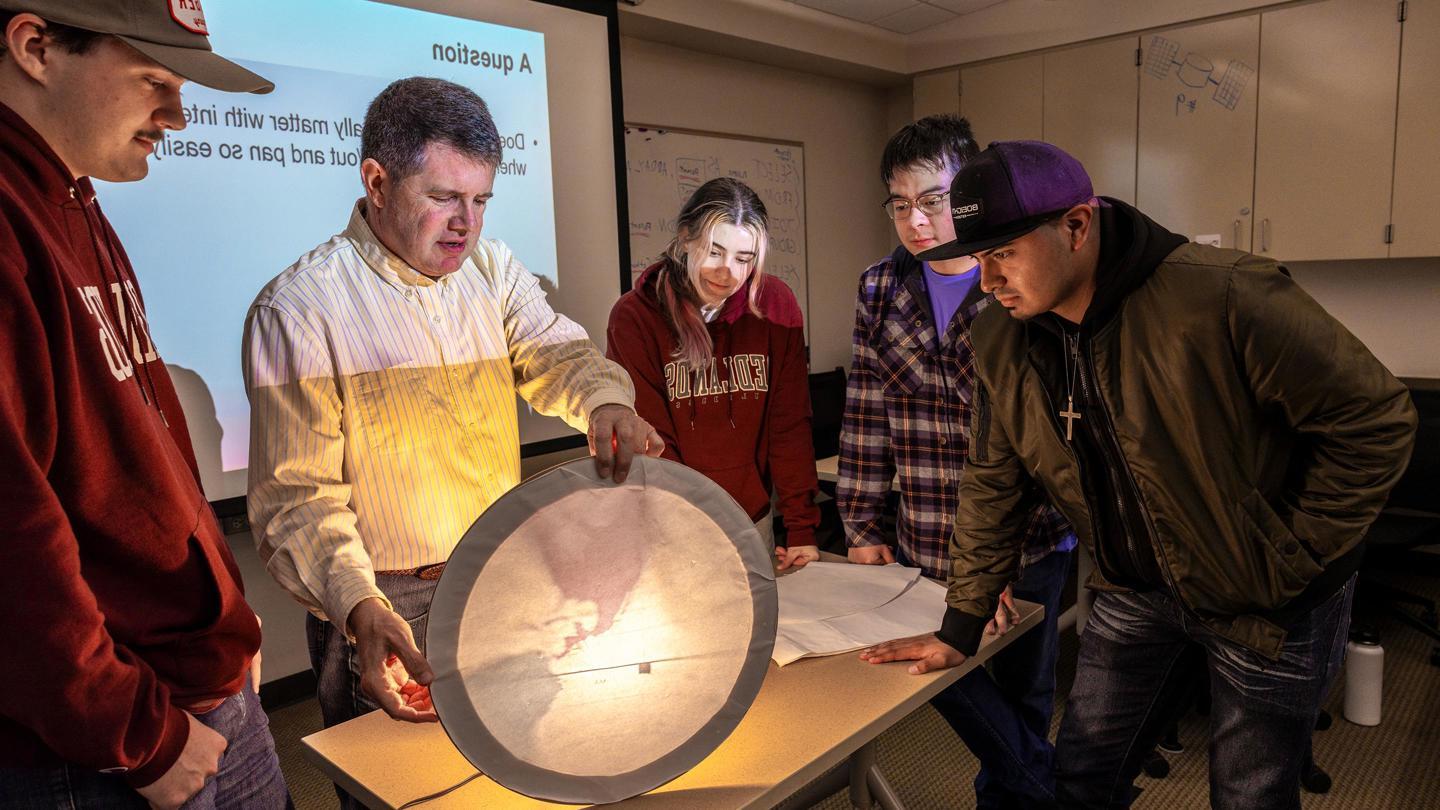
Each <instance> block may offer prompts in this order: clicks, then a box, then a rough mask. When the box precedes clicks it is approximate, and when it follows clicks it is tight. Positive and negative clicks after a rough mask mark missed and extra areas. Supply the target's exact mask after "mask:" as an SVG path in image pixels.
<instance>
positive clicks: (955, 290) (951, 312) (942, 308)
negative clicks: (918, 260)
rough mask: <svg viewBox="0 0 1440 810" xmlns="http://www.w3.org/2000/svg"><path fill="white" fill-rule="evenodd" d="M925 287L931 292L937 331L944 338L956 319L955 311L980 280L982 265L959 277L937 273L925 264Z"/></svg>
mask: <svg viewBox="0 0 1440 810" xmlns="http://www.w3.org/2000/svg"><path fill="white" fill-rule="evenodd" d="M923 266H924V268H925V286H926V287H927V288H928V289H929V292H930V312H931V313H932V314H933V315H934V316H935V331H936V332H938V333H939V334H940V335H941V336H944V334H945V330H946V329H947V328H949V326H950V319H951V318H953V317H955V310H957V309H959V308H960V304H962V303H963V302H964V301H965V296H967V295H969V294H970V290H971V288H973V287H974V286H975V282H976V281H978V280H979V278H980V265H978V264H977V265H975V266H974V267H972V268H970V269H969V270H968V271H966V272H964V273H961V274H960V275H958V276H947V275H945V274H944V273H937V272H935V271H934V270H931V269H930V263H929V262H925V263H924V265H923Z"/></svg>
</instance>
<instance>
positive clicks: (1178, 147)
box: [1135, 16, 1260, 250]
mask: <svg viewBox="0 0 1440 810" xmlns="http://www.w3.org/2000/svg"><path fill="white" fill-rule="evenodd" d="M1141 43H1142V45H1141V53H1140V114H1139V137H1138V139H1137V144H1138V150H1139V154H1138V159H1137V161H1136V194H1135V199H1136V206H1137V207H1139V208H1140V210H1142V211H1144V212H1145V213H1146V214H1148V215H1149V216H1150V217H1151V218H1152V219H1154V220H1155V221H1156V222H1159V223H1160V224H1161V225H1164V226H1165V227H1166V228H1169V229H1170V230H1172V231H1175V232H1176V233H1182V234H1184V235H1185V236H1188V237H1189V238H1190V239H1192V240H1197V241H1210V242H1213V241H1214V240H1216V239H1217V238H1218V240H1219V242H1220V244H1221V245H1222V246H1223V247H1228V248H1239V249H1240V250H1249V249H1250V220H1251V216H1250V215H1251V204H1252V201H1253V197H1252V195H1253V194H1254V184H1255V96H1256V94H1255V84H1256V82H1255V66H1256V65H1257V64H1258V58H1259V54H1260V20H1259V18H1258V17H1254V16H1251V17H1235V18H1232V19H1228V20H1219V21H1217V22H1210V23H1204V24H1202V25H1191V26H1185V27H1182V28H1174V29H1168V30H1165V31H1161V32H1157V33H1154V34H1149V35H1145V36H1142V37H1141Z"/></svg>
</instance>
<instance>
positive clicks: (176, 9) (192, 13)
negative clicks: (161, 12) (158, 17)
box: [170, 0, 210, 36]
mask: <svg viewBox="0 0 1440 810" xmlns="http://www.w3.org/2000/svg"><path fill="white" fill-rule="evenodd" d="M170 19H172V20H174V21H175V22H177V23H179V24H180V27H181V28H184V29H185V30H186V31H189V32H190V33H192V34H200V35H201V36H209V35H210V31H209V29H207V28H206V27H205V12H204V10H202V9H201V8H200V0H170Z"/></svg>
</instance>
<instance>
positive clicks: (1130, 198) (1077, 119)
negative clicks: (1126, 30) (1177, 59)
mask: <svg viewBox="0 0 1440 810" xmlns="http://www.w3.org/2000/svg"><path fill="white" fill-rule="evenodd" d="M1136 45H1137V40H1136V39H1135V38H1134V37H1125V38H1123V39H1112V40H1108V41H1105V42H1096V43H1092V44H1089V45H1082V46H1080V47H1077V48H1066V49H1064V50H1059V51H1051V52H1049V53H1046V54H1045V55H1044V57H1043V64H1044V99H1045V101H1044V105H1043V107H1042V118H1043V122H1044V123H1043V126H1042V131H1043V134H1044V139H1045V140H1047V141H1049V142H1050V143H1053V144H1055V145H1056V146H1058V147H1060V148H1061V149H1064V150H1065V151H1067V152H1069V153H1070V154H1072V155H1074V156H1075V157H1076V159H1078V160H1079V161H1080V163H1081V164H1082V165H1084V166H1085V170H1086V171H1087V172H1089V173H1090V182H1091V183H1092V184H1093V185H1094V186H1095V193H1096V194H1102V195H1104V196H1106V197H1115V198H1117V199H1121V200H1124V201H1125V202H1128V203H1131V204H1132V205H1133V204H1134V203H1135V105H1136V94H1137V93H1138V88H1137V86H1136V81H1135V48H1136Z"/></svg>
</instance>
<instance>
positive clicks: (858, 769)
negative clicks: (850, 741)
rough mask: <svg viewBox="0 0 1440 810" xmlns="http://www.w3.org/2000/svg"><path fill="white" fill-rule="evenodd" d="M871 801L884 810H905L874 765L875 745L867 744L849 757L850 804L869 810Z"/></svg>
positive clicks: (883, 775) (877, 766) (860, 809)
mask: <svg viewBox="0 0 1440 810" xmlns="http://www.w3.org/2000/svg"><path fill="white" fill-rule="evenodd" d="M872 799H873V800H874V801H875V802H877V803H878V804H879V805H880V806H881V807H882V808H884V810H905V805H904V804H902V803H901V802H900V797H899V795H897V794H896V793H895V789H894V788H892V787H890V783H889V782H888V781H886V779H885V774H883V773H881V772H880V766H879V765H877V764H875V744H874V743H867V744H865V745H862V746H860V749H859V750H857V751H856V752H855V753H853V754H851V755H850V804H851V805H852V806H854V807H856V808H858V810H870V808H871V801H872Z"/></svg>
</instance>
